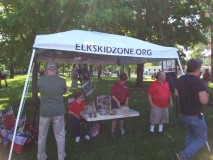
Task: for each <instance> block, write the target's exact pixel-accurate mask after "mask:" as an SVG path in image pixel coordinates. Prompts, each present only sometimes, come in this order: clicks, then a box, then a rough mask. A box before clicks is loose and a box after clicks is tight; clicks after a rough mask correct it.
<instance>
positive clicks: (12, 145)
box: [8, 49, 35, 160]
mask: <svg viewBox="0 0 213 160" xmlns="http://www.w3.org/2000/svg"><path fill="white" fill-rule="evenodd" d="M34 56H35V49H33V53H32V56H31V60H30V64H29V68H28V72H27V77H26V80H25V85H24V89H23V93H22V97H21V101H20V105H19V110H18V115H17V117H16V124H15V129H14V133H13V139H12V143H11V147H10V154H9V157H8V160H11V157H12V152H13V147H14V142H15V137H16V131H17V127H18V121H19V118H20V115H21V111H22V107H23V101H24V96H25V93H26V90H27V84H28V81H29V77H30V71H31V67H32V65H33V59H34Z"/></svg>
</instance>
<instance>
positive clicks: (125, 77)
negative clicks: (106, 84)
mask: <svg viewBox="0 0 213 160" xmlns="http://www.w3.org/2000/svg"><path fill="white" fill-rule="evenodd" d="M120 80H121V81H126V80H127V75H126V74H125V73H122V74H120Z"/></svg>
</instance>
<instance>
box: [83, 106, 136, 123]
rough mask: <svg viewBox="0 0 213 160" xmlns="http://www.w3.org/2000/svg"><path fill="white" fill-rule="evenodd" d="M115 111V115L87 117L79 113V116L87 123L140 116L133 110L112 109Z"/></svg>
mask: <svg viewBox="0 0 213 160" xmlns="http://www.w3.org/2000/svg"><path fill="white" fill-rule="evenodd" d="M114 110H115V111H116V114H115V115H109V114H106V115H100V114H97V116H96V117H89V115H85V114H83V113H81V116H82V117H83V118H84V119H85V120H86V121H88V122H93V121H102V120H112V119H118V118H128V117H137V116H139V115H140V113H139V112H138V111H135V110H133V109H127V110H120V109H114Z"/></svg>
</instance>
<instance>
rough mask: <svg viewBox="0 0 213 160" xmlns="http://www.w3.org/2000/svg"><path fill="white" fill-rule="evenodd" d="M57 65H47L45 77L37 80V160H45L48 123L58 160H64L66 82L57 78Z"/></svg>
mask: <svg viewBox="0 0 213 160" xmlns="http://www.w3.org/2000/svg"><path fill="white" fill-rule="evenodd" d="M57 72H58V71H57V65H56V64H55V63H48V64H47V69H46V75H45V76H42V77H40V78H39V79H38V83H37V88H38V90H39V92H40V94H41V96H40V104H41V105H40V117H39V135H38V153H37V159H38V160H46V159H47V155H46V152H45V148H46V140H47V134H48V130H49V126H50V123H51V122H52V124H53V131H54V135H55V138H56V143H57V147H58V160H64V157H65V156H66V154H65V121H64V114H65V112H66V110H65V105H64V102H63V94H64V93H66V88H67V87H66V81H65V79H63V78H60V77H58V76H57Z"/></svg>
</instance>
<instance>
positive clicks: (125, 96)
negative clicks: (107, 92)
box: [111, 73, 129, 137]
mask: <svg viewBox="0 0 213 160" xmlns="http://www.w3.org/2000/svg"><path fill="white" fill-rule="evenodd" d="M126 80H127V75H126V74H124V73H123V74H121V75H120V80H119V81H117V82H115V83H114V84H113V86H112V108H118V107H120V106H122V105H126V106H128V103H129V93H128V87H127V85H126V84H125V82H126ZM119 121H120V132H121V135H122V136H124V135H125V130H124V120H123V119H119ZM115 128H116V120H112V130H111V136H112V137H114V136H115Z"/></svg>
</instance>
